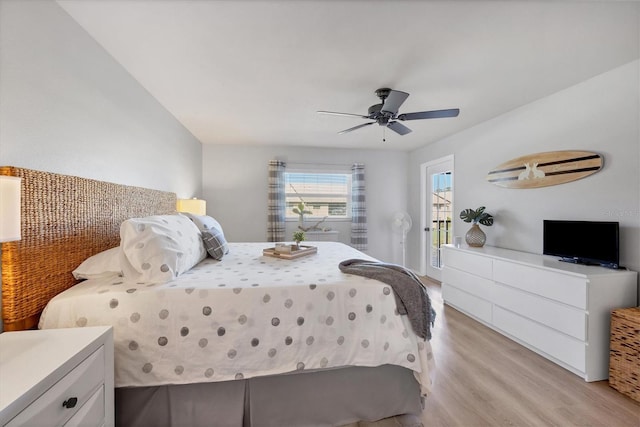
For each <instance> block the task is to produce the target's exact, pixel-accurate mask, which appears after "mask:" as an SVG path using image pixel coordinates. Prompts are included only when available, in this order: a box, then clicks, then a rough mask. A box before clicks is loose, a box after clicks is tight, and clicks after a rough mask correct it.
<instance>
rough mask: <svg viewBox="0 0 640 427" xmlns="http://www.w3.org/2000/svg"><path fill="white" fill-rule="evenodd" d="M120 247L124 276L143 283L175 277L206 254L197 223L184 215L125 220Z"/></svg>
mask: <svg viewBox="0 0 640 427" xmlns="http://www.w3.org/2000/svg"><path fill="white" fill-rule="evenodd" d="M120 248H121V249H122V252H121V253H122V256H121V261H122V262H121V265H122V272H123V274H124V276H125V278H127V279H132V280H136V281H138V282H143V283H163V282H167V281H169V280H172V279H175V278H176V277H178V276H179V275H181V274H182V273H185V272H187V271H189V270H190V269H191V267H193V266H194V265H196V264H197V263H199V262H200V261H202V260H203V259H204V258H205V257H206V256H207V251H206V249H205V248H204V245H203V243H202V238H201V236H200V231H199V230H198V227H196V226H195V225H194V223H193V222H191V220H190V219H189V218H187V217H185V216H183V215H155V216H149V217H145V218H131V219H128V220H126V221H124V222H123V223H122V225H121V226H120Z"/></svg>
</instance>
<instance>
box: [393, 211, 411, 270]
mask: <svg viewBox="0 0 640 427" xmlns="http://www.w3.org/2000/svg"><path fill="white" fill-rule="evenodd" d="M411 225H412V222H411V217H410V216H409V214H408V213H406V212H396V213H395V214H393V219H392V220H391V228H392V229H393V231H394V232H395V233H398V234H401V235H402V242H401V245H402V266H403V267H406V265H405V263H406V247H405V246H406V245H405V243H406V240H407V232H408V231H409V230H411Z"/></svg>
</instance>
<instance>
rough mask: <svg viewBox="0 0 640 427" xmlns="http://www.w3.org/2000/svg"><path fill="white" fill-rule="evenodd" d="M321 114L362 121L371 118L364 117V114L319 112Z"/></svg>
mask: <svg viewBox="0 0 640 427" xmlns="http://www.w3.org/2000/svg"><path fill="white" fill-rule="evenodd" d="M318 113H320V114H330V115H332V116H349V117H360V118H361V119H368V118H369V116H363V115H362V114H352V113H336V112H335V111H318Z"/></svg>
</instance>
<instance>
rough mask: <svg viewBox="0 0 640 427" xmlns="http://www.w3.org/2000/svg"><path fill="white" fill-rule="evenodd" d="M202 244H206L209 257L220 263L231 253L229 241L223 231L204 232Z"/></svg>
mask: <svg viewBox="0 0 640 427" xmlns="http://www.w3.org/2000/svg"><path fill="white" fill-rule="evenodd" d="M202 243H204V247H205V249H206V250H207V252H208V253H209V255H211V256H212V257H213V258H214V259H217V260H218V261H219V260H221V259H222V257H223V256H224V255H225V254H228V253H229V245H228V244H227V240H226V239H225V238H224V234H223V233H222V230H218V229H217V228H212V229H210V230H209V231H203V232H202Z"/></svg>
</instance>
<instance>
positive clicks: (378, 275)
mask: <svg viewBox="0 0 640 427" xmlns="http://www.w3.org/2000/svg"><path fill="white" fill-rule="evenodd" d="M339 268H340V271H342V272H343V273H347V274H354V275H357V276H363V277H367V278H369V279H375V280H379V281H381V282H384V283H386V284H388V285H389V286H391V289H393V293H394V295H395V297H396V305H397V306H398V313H400V314H406V315H407V316H408V317H409V322H410V323H411V326H412V327H413V331H414V332H415V333H416V335H418V336H419V337H420V338H422V339H427V340H430V339H431V326H433V322H434V321H435V319H436V312H435V310H433V308H432V307H431V299H430V298H429V294H427V289H426V288H425V286H424V285H423V283H422V282H421V281H420V279H419V278H418V276H416V275H415V274H414V273H413V272H412V271H410V270H408V269H406V268H404V267H402V266H400V265H396V264H387V263H383V262H375V261H366V260H363V259H348V260H346V261H342V262H341V263H340V265H339Z"/></svg>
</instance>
